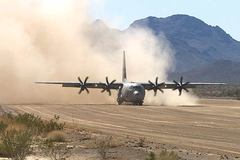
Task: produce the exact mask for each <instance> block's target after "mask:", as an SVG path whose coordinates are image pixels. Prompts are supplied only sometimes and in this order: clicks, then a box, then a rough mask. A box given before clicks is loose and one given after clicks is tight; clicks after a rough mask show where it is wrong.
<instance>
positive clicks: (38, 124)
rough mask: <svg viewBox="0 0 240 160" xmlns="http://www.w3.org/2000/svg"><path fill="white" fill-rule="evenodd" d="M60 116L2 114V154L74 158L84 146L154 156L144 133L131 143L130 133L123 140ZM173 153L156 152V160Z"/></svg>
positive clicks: (102, 154)
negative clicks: (68, 123) (69, 123)
mask: <svg viewBox="0 0 240 160" xmlns="http://www.w3.org/2000/svg"><path fill="white" fill-rule="evenodd" d="M59 118H60V117H59V116H54V118H53V119H50V120H48V121H46V120H43V119H41V118H40V117H38V116H36V115H33V114H28V113H24V114H17V115H13V114H9V113H4V114H2V115H1V116H0V133H1V134H0V157H6V158H11V159H13V160H24V159H26V157H27V156H30V155H32V154H34V155H39V157H48V158H50V159H51V160H60V159H72V157H71V156H73V155H75V157H76V156H77V157H79V156H81V150H84V149H85V150H94V152H95V153H96V157H95V159H103V160H106V159H131V155H128V153H126V155H123V152H129V151H130V152H131V154H133V156H134V157H135V158H136V157H138V159H142V160H144V159H147V160H150V159H149V157H151V154H153V153H151V154H147V150H146V148H144V147H145V146H147V145H146V144H147V143H148V142H147V141H146V139H145V138H144V137H142V138H138V139H135V140H134V141H133V144H130V145H129V139H128V138H126V137H125V139H124V140H123V139H119V138H117V137H113V136H110V135H105V134H103V133H97V132H91V131H90V132H89V131H87V130H85V129H79V128H75V127H70V126H69V128H66V127H65V124H64V123H60V122H59ZM79 145H80V146H84V147H83V148H82V149H81V150H79V148H78V147H77V146H79ZM79 151H80V153H79ZM94 152H93V155H94ZM164 153H165V152H164ZM166 153H168V152H166ZM134 154H136V155H134ZM172 154H173V153H171V154H169V155H168V154H165V155H163V154H162V153H161V154H160V155H158V156H156V155H155V154H154V156H155V159H156V160H175V159H166V156H172ZM174 155H175V154H174ZM128 157H129V158H128ZM161 157H163V158H162V159H161ZM164 157H165V158H164ZM151 160H154V159H151Z"/></svg>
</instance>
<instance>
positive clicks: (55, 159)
mask: <svg viewBox="0 0 240 160" xmlns="http://www.w3.org/2000/svg"><path fill="white" fill-rule="evenodd" d="M41 150H42V152H43V153H44V154H45V155H46V156H48V157H49V158H51V159H52V160H62V159H66V158H68V157H70V155H71V150H70V149H69V148H67V146H66V144H60V143H55V142H53V141H52V140H51V139H46V140H45V141H43V142H42V144H41Z"/></svg>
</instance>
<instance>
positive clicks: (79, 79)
mask: <svg viewBox="0 0 240 160" xmlns="http://www.w3.org/2000/svg"><path fill="white" fill-rule="evenodd" d="M78 81H79V82H80V84H81V85H83V82H82V80H81V78H80V77H78Z"/></svg>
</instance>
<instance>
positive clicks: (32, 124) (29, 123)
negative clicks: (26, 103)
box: [15, 113, 44, 134]
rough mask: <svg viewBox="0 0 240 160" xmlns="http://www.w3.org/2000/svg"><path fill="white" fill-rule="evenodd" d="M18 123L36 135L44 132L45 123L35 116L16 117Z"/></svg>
mask: <svg viewBox="0 0 240 160" xmlns="http://www.w3.org/2000/svg"><path fill="white" fill-rule="evenodd" d="M15 121H16V122H17V123H21V124H24V125H26V127H27V128H28V129H30V130H31V131H32V132H33V133H34V134H40V133H42V132H43V130H44V121H43V120H42V119H41V118H40V117H39V116H36V115H34V114H29V113H24V114H18V115H17V116H16V117H15Z"/></svg>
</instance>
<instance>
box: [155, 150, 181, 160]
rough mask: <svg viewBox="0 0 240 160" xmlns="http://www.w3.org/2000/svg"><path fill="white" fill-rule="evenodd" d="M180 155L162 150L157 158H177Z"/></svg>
mask: <svg viewBox="0 0 240 160" xmlns="http://www.w3.org/2000/svg"><path fill="white" fill-rule="evenodd" d="M178 159H180V157H178V155H177V154H176V153H174V152H173V151H172V152H168V151H166V150H163V151H162V152H161V153H160V155H159V160H178Z"/></svg>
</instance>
